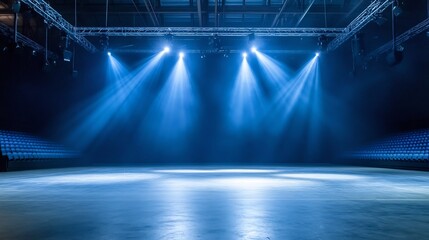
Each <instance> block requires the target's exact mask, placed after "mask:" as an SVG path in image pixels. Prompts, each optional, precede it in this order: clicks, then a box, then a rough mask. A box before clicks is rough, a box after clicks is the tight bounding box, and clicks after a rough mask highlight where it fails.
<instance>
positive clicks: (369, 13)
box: [327, 0, 393, 51]
mask: <svg viewBox="0 0 429 240" xmlns="http://www.w3.org/2000/svg"><path fill="white" fill-rule="evenodd" d="M392 3H393V0H385V1H381V0H376V1H374V2H372V3H371V4H370V5H369V6H368V7H367V8H366V9H365V10H364V11H363V12H362V13H361V14H359V16H357V17H356V18H355V19H354V20H353V21H352V22H351V23H350V24H349V25H348V26H347V27H346V28H344V33H343V34H341V35H339V36H338V37H336V38H335V39H334V40H332V41H331V42H330V43H329V44H328V48H327V50H328V51H333V50H335V49H337V48H338V47H339V46H341V45H342V44H343V43H344V42H346V41H347V40H348V39H350V38H351V37H352V36H353V35H355V34H356V33H357V32H358V31H359V30H361V29H362V28H363V27H364V26H365V25H366V24H368V23H369V22H370V21H372V20H374V16H375V15H376V14H378V13H381V12H383V11H384V10H385V9H386V8H387V7H388V6H389V5H391V4H392Z"/></svg>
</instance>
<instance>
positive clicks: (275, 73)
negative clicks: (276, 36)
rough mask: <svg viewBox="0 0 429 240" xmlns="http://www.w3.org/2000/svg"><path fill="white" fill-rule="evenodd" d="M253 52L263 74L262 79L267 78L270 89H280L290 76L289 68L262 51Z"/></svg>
mask: <svg viewBox="0 0 429 240" xmlns="http://www.w3.org/2000/svg"><path fill="white" fill-rule="evenodd" d="M255 54H256V58H257V60H258V62H259V64H260V66H261V68H262V71H263V73H264V74H265V78H264V79H266V80H267V82H268V84H269V86H270V88H271V90H273V91H278V90H280V89H282V88H283V87H284V86H285V84H286V82H287V81H288V80H290V78H291V77H290V75H291V70H290V69H289V68H288V67H287V66H285V65H284V64H282V63H280V62H279V61H277V60H275V59H274V58H271V57H270V56H268V55H266V54H264V53H262V52H259V51H255Z"/></svg>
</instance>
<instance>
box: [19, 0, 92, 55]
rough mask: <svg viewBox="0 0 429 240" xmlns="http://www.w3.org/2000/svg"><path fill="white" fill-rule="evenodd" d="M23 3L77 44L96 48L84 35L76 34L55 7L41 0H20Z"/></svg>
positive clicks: (87, 47) (86, 47) (89, 49)
mask: <svg viewBox="0 0 429 240" xmlns="http://www.w3.org/2000/svg"><path fill="white" fill-rule="evenodd" d="M21 1H22V2H23V3H25V4H27V5H28V6H29V7H31V8H32V9H34V11H36V12H37V13H38V14H40V15H41V16H42V17H43V18H44V19H45V20H46V21H47V24H51V25H53V26H55V27H57V28H58V29H60V30H62V31H64V32H65V33H67V35H68V36H69V37H70V39H72V40H73V41H75V42H76V43H77V44H79V45H80V46H82V47H83V48H85V49H86V50H87V51H89V52H95V51H96V50H97V49H96V48H95V46H94V45H93V44H92V43H91V42H89V41H88V40H87V39H86V38H85V37H83V36H81V35H79V34H76V32H75V30H74V27H73V25H71V24H70V23H69V22H67V21H66V20H65V19H64V18H63V17H62V16H61V14H59V13H58V12H57V11H56V10H55V9H53V8H52V7H51V6H50V5H49V4H48V3H47V2H45V1H43V0H21Z"/></svg>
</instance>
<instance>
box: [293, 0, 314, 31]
mask: <svg viewBox="0 0 429 240" xmlns="http://www.w3.org/2000/svg"><path fill="white" fill-rule="evenodd" d="M314 1H315V0H313V1H311V3H310V4H309V5H308V7H307V9H305V11H304V13H303V14H302V16H301V18H299V20H298V22H297V23H296V25H295V27H298V26H299V24H301V22H302V20H303V19H304V17H305V16H306V15H307V13H308V11H310V8H311V7H312V6H313V4H314Z"/></svg>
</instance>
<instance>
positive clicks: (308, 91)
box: [267, 56, 318, 134]
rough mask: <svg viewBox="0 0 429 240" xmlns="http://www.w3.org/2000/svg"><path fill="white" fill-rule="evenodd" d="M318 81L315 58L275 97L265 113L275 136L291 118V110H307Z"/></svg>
mask: <svg viewBox="0 0 429 240" xmlns="http://www.w3.org/2000/svg"><path fill="white" fill-rule="evenodd" d="M317 79H318V74H317V57H316V56H315V57H313V58H312V59H311V60H310V61H309V62H308V63H307V64H306V65H305V67H304V68H302V69H301V70H300V71H299V73H298V74H297V76H296V77H294V78H293V80H292V81H291V82H290V83H289V84H288V85H286V86H285V87H284V89H283V90H282V91H281V92H280V93H279V94H278V95H277V97H276V98H275V100H274V101H273V104H272V106H271V108H270V111H269V112H267V115H268V123H269V124H270V125H269V127H270V129H271V130H272V131H273V133H275V134H281V133H282V132H283V129H284V128H285V126H287V124H288V121H290V119H291V118H292V115H293V114H292V113H293V110H294V109H295V108H296V107H297V106H300V109H308V108H309V107H310V106H311V104H312V102H311V101H310V99H312V95H313V94H315V92H316V91H315V89H314V87H315V86H317V84H315V82H316V81H317Z"/></svg>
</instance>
